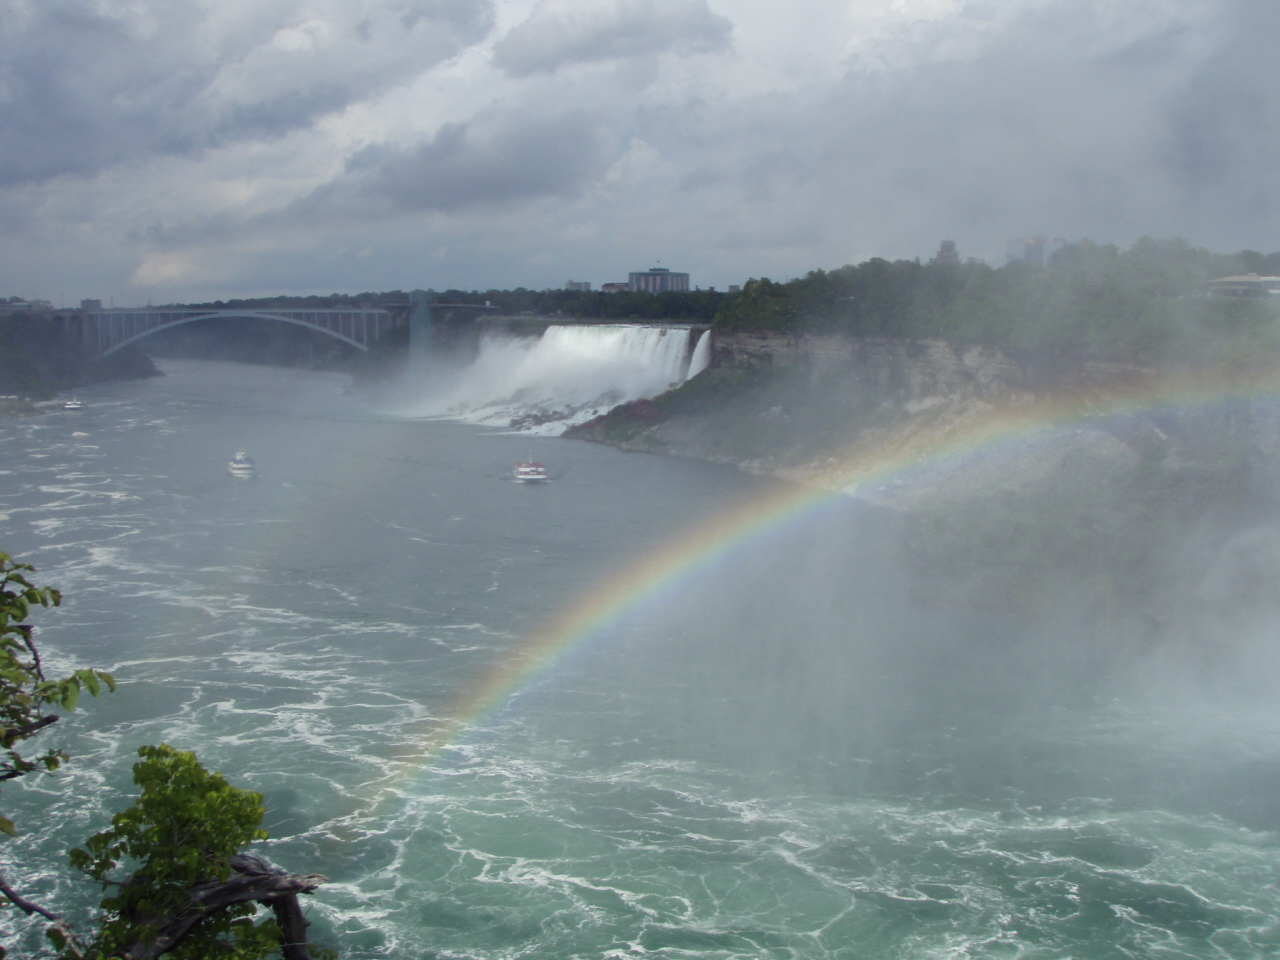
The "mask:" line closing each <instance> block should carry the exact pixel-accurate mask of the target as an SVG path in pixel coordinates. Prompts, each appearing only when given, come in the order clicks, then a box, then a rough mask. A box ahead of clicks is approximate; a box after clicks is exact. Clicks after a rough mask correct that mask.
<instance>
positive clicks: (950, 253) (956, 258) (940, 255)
mask: <svg viewBox="0 0 1280 960" xmlns="http://www.w3.org/2000/svg"><path fill="white" fill-rule="evenodd" d="M930 262H931V263H948V264H951V265H952V266H959V265H960V254H959V253H957V252H956V242H955V241H954V240H943V241H942V242H941V243H940V244H939V246H938V252H937V253H936V254H934V257H933V260H932V261H930Z"/></svg>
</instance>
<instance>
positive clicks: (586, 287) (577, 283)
mask: <svg viewBox="0 0 1280 960" xmlns="http://www.w3.org/2000/svg"><path fill="white" fill-rule="evenodd" d="M564 288H565V289H566V290H581V291H585V292H589V291H590V290H591V281H590V280H566V281H565V282H564Z"/></svg>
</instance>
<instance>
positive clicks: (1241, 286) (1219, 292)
mask: <svg viewBox="0 0 1280 960" xmlns="http://www.w3.org/2000/svg"><path fill="white" fill-rule="evenodd" d="M1204 292H1205V293H1206V294H1208V295H1209V296H1211V297H1266V298H1268V299H1276V300H1280V277H1260V276H1258V275H1257V274H1256V273H1250V274H1246V275H1245V276H1239V277H1219V278H1218V279H1217V280H1210V281H1209V282H1208V283H1207V284H1205V289H1204Z"/></svg>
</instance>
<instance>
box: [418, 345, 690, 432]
mask: <svg viewBox="0 0 1280 960" xmlns="http://www.w3.org/2000/svg"><path fill="white" fill-rule="evenodd" d="M689 340H690V328H689V327H683V326H640V325H632V324H608V325H598V324H574V325H563V326H551V327H547V329H546V330H545V331H544V332H543V334H542V336H541V337H538V338H531V337H524V338H521V337H513V336H503V335H495V334H489V335H486V336H485V337H484V338H483V339H482V340H481V341H480V351H479V354H478V355H477V357H476V359H475V361H474V363H472V364H470V365H469V366H466V367H462V368H460V369H453V370H436V371H434V372H433V373H432V376H431V380H430V383H429V384H428V386H427V391H426V395H425V397H424V398H423V399H422V401H421V403H420V404H419V405H417V407H416V409H415V410H414V411H413V413H415V414H417V415H419V416H435V417H450V418H456V419H461V420H470V421H474V422H477V423H487V424H492V425H495V426H511V427H514V428H516V429H519V430H524V431H528V432H532V433H540V434H547V435H555V434H559V433H560V432H562V431H563V430H564V429H565V427H568V426H570V425H572V424H575V423H582V422H584V421H586V420H590V419H591V418H592V417H595V416H599V415H600V414H602V413H605V412H606V411H608V410H609V409H611V408H612V407H615V406H617V405H618V404H620V403H626V402H628V401H631V400H640V399H644V398H648V397H653V396H657V395H658V394H659V393H663V392H664V391H666V390H670V389H671V388H672V387H675V386H679V385H680V384H681V383H683V382H684V381H685V380H686V379H687V378H688V377H690V376H692V375H694V374H695V373H698V372H701V370H703V369H704V368H705V367H706V366H707V364H708V362H709V361H710V333H709V332H703V333H702V334H701V336H700V338H699V340H698V344H697V347H696V348H695V349H694V350H693V351H692V356H691V355H690V349H689Z"/></svg>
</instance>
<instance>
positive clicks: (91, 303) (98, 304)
mask: <svg viewBox="0 0 1280 960" xmlns="http://www.w3.org/2000/svg"><path fill="white" fill-rule="evenodd" d="M80 309H81V310H101V309H102V301H101V300H81V301H80Z"/></svg>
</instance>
